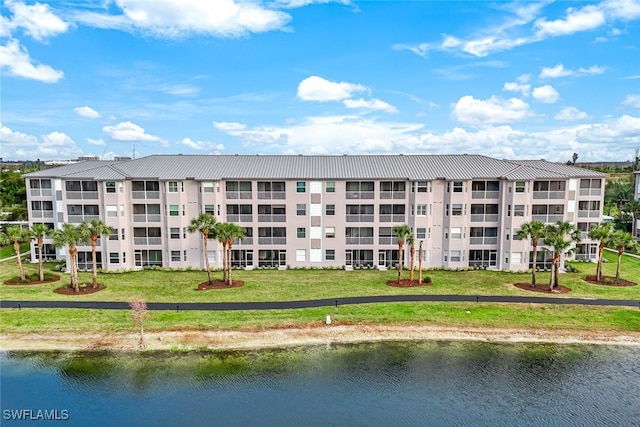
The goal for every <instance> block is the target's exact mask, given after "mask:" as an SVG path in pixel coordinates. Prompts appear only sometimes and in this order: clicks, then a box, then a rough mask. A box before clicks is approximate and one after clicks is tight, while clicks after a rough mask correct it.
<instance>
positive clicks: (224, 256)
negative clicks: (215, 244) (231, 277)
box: [222, 242, 227, 283]
mask: <svg viewBox="0 0 640 427" xmlns="http://www.w3.org/2000/svg"><path fill="white" fill-rule="evenodd" d="M222 281H223V282H225V283H226V281H227V242H223V243H222Z"/></svg>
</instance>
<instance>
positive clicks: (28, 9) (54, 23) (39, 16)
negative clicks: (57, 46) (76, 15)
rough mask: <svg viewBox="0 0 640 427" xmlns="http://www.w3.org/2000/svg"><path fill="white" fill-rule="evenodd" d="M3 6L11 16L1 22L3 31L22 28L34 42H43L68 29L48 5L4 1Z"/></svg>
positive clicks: (67, 25)
mask: <svg viewBox="0 0 640 427" xmlns="http://www.w3.org/2000/svg"><path fill="white" fill-rule="evenodd" d="M5 6H6V7H7V9H8V10H10V11H11V12H12V14H13V16H12V17H11V18H10V19H6V18H5V19H4V20H3V21H4V22H3V25H7V27H6V29H5V31H8V32H11V31H13V30H15V29H16V28H23V29H24V32H25V33H26V34H28V35H30V36H31V37H33V38H34V39H35V40H38V41H44V40H46V39H47V38H49V37H53V36H57V35H58V34H62V33H65V32H67V30H68V29H69V24H67V23H66V22H64V21H63V20H62V19H60V18H59V17H57V16H56V15H55V14H54V13H53V12H52V11H51V8H50V7H49V5H48V4H41V3H35V4H32V5H27V4H24V3H20V2H17V1H6V2H5Z"/></svg>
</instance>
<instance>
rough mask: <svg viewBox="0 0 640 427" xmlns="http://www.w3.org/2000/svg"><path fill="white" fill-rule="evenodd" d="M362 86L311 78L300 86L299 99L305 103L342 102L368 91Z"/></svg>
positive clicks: (303, 81)
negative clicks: (356, 93) (358, 93)
mask: <svg viewBox="0 0 640 427" xmlns="http://www.w3.org/2000/svg"><path fill="white" fill-rule="evenodd" d="M366 90H367V88H366V87H365V86H362V85H360V84H355V83H347V82H340V83H336V82H332V81H329V80H326V79H323V78H322V77H318V76H311V77H307V78H306V79H304V80H302V81H301V82H300V84H298V98H300V99H301V100H303V101H320V102H325V101H342V100H344V99H347V98H351V96H352V95H353V93H355V92H363V91H366Z"/></svg>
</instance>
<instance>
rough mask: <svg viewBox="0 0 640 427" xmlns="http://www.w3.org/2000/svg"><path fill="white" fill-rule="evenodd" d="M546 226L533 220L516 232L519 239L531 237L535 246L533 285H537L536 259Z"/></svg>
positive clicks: (532, 244)
mask: <svg viewBox="0 0 640 427" xmlns="http://www.w3.org/2000/svg"><path fill="white" fill-rule="evenodd" d="M544 234H545V226H544V223H543V222H541V221H535V220H534V221H531V222H525V223H524V224H522V227H521V228H520V231H518V233H517V234H516V235H517V236H518V238H519V239H531V246H533V272H532V273H531V287H532V288H535V287H536V261H537V258H538V240H540V239H543V238H544Z"/></svg>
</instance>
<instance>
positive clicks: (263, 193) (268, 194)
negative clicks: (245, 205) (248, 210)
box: [258, 191, 287, 200]
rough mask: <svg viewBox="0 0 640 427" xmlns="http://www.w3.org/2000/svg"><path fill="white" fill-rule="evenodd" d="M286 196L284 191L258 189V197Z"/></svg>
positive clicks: (279, 197)
mask: <svg viewBox="0 0 640 427" xmlns="http://www.w3.org/2000/svg"><path fill="white" fill-rule="evenodd" d="M286 198H287V192H286V191H258V199H274V200H275V199H277V200H284V199H286Z"/></svg>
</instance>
